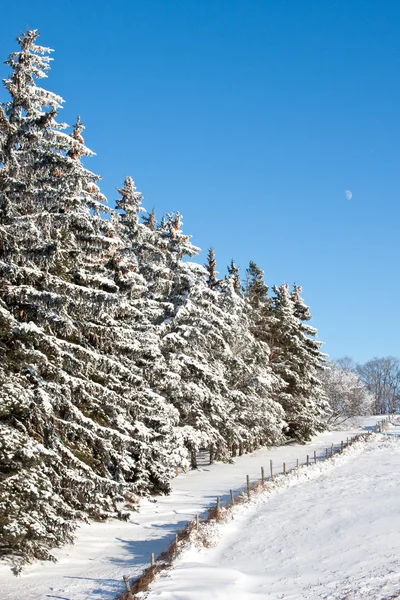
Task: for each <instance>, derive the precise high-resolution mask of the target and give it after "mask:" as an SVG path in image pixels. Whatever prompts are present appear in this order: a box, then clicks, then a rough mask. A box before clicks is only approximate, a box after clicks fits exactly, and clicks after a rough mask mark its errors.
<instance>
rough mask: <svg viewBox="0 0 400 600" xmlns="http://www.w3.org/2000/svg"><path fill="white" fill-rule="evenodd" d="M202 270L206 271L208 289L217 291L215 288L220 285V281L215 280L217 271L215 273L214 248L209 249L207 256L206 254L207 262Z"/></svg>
mask: <svg viewBox="0 0 400 600" xmlns="http://www.w3.org/2000/svg"><path fill="white" fill-rule="evenodd" d="M204 268H205V269H206V271H207V273H208V277H207V284H208V287H209V288H211V289H212V290H215V289H217V287H218V286H219V284H220V281H219V280H218V278H217V275H218V271H217V261H216V258H215V252H214V248H210V249H209V251H208V254H207V262H206V264H205V265H204Z"/></svg>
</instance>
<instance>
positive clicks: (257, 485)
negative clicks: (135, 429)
mask: <svg viewBox="0 0 400 600" xmlns="http://www.w3.org/2000/svg"><path fill="white" fill-rule="evenodd" d="M388 424H389V419H387V418H384V419H382V420H381V421H380V422H378V423H377V424H376V425H375V426H374V427H372V428H371V429H370V430H369V431H368V432H366V433H362V434H359V435H356V436H353V437H350V438H349V437H348V438H346V439H345V440H342V441H341V442H340V443H337V444H331V445H330V446H328V447H326V448H323V449H321V450H319V451H317V450H314V451H313V453H312V454H307V455H306V457H305V460H302V461H300V459H296V460H295V461H290V462H283V463H282V464H277V463H274V462H273V461H272V460H270V461H269V464H268V465H264V466H261V467H260V477H258V478H256V479H253V480H251V479H250V477H249V475H247V476H246V480H245V481H244V482H243V485H241V486H240V487H238V488H235V489H231V490H229V495H227V496H226V497H227V498H228V500H227V502H222V501H221V498H220V497H217V498H216V502H215V505H213V506H211V507H210V508H209V509H208V510H207V511H206V512H205V513H202V514H200V515H199V514H196V515H194V518H193V520H192V521H188V523H187V525H186V526H185V527H184V528H183V529H181V530H180V531H178V532H177V533H176V534H175V537H174V539H173V540H172V542H171V544H170V545H169V547H168V548H167V549H166V550H165V551H164V552H162V553H161V554H160V555H159V556H158V557H157V558H155V556H154V553H152V554H151V555H150V566H149V567H147V568H146V569H145V570H144V571H143V573H142V574H141V575H139V576H138V577H137V578H135V579H134V580H133V581H132V583H130V582H129V578H128V577H127V576H124V584H125V587H126V591H125V592H123V593H122V594H121V595H120V596H119V597H118V598H119V600H135V599H136V594H138V593H139V592H144V591H146V590H148V588H149V586H150V584H151V582H152V581H153V580H154V578H155V576H156V575H157V573H159V572H160V571H163V570H164V569H167V568H168V567H170V566H171V563H172V561H173V560H174V558H175V557H176V556H177V555H178V553H179V550H180V545H181V542H183V541H185V540H187V539H188V538H189V537H190V535H191V534H192V532H193V531H196V532H197V533H198V534H200V535H199V538H200V541H203V543H205V545H207V542H206V539H205V537H204V535H203V536H202V535H201V527H202V525H203V524H205V523H209V522H210V521H219V520H220V519H221V514H222V509H224V510H225V511H226V510H227V509H230V508H232V507H233V506H234V505H235V504H239V503H243V502H247V501H248V500H250V498H251V495H252V493H254V492H255V491H260V490H263V489H264V488H265V485H266V484H267V483H268V482H273V481H274V479H275V477H278V476H279V475H283V476H285V475H288V474H289V473H291V472H293V471H296V470H297V469H299V468H300V467H304V466H310V465H312V464H316V463H318V462H321V461H325V460H329V459H331V458H333V457H334V456H335V455H337V454H341V453H342V452H343V450H344V449H345V448H347V447H349V446H351V445H352V444H353V443H354V442H356V441H358V440H360V439H366V438H367V437H368V436H369V435H370V434H372V433H373V432H375V433H384V434H385V435H391V433H389V432H387V427H388ZM396 437H400V433H397V432H396ZM203 460H205V457H204V459H203Z"/></svg>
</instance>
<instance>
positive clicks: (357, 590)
mask: <svg viewBox="0 0 400 600" xmlns="http://www.w3.org/2000/svg"><path fill="white" fill-rule="evenodd" d="M348 452H349V454H347V452H346V454H345V455H343V456H337V457H336V458H335V459H334V461H329V462H327V463H325V464H324V463H321V464H320V465H317V466H316V467H311V468H310V469H304V470H302V471H305V472H304V473H301V474H300V475H299V476H298V477H296V476H295V475H294V476H290V478H291V481H290V487H288V488H284V489H281V490H279V491H276V492H272V493H264V494H262V495H260V496H259V497H258V498H257V500H256V501H255V502H254V503H252V505H247V506H239V507H236V508H235V511H236V515H235V519H234V520H233V521H231V522H229V523H228V524H225V525H218V526H217V529H218V530H219V533H220V535H222V539H221V540H220V541H219V543H218V545H217V546H216V548H214V549H211V550H210V549H209V550H205V549H201V550H197V549H196V548H191V549H189V550H187V551H186V552H184V553H183V555H182V556H181V557H180V558H179V559H178V561H177V563H176V567H175V568H174V569H172V570H171V571H169V572H168V573H167V574H165V575H163V576H161V577H160V578H159V579H158V580H157V581H156V582H155V584H154V585H153V588H152V591H151V593H150V595H149V596H148V600H161V599H162V600H202V599H204V600H205V599H207V600H227V599H229V600H317V599H324V600H356V599H357V600H358V599H359V600H361V599H362V600H367V599H368V600H383V599H385V600H388V599H389V598H400V531H399V529H400V499H399V498H400V496H399V480H398V479H399V471H400V440H399V439H398V438H397V439H393V438H389V437H385V438H383V437H382V436H375V438H374V440H373V441H372V442H370V443H368V444H366V445H364V444H361V443H358V444H356V445H355V446H354V447H352V448H350V449H349V451H348Z"/></svg>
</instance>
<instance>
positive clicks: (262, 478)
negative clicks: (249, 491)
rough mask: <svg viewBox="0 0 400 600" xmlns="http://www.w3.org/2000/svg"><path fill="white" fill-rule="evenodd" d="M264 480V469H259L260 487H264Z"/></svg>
mask: <svg viewBox="0 0 400 600" xmlns="http://www.w3.org/2000/svg"><path fill="white" fill-rule="evenodd" d="M264 479H265V477H264V467H261V483H262V485H264Z"/></svg>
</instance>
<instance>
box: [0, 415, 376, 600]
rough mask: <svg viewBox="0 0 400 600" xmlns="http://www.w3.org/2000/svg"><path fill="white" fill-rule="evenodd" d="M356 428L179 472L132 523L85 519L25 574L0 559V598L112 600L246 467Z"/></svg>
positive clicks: (290, 460) (293, 454) (302, 454)
mask: <svg viewBox="0 0 400 600" xmlns="http://www.w3.org/2000/svg"><path fill="white" fill-rule="evenodd" d="M376 421H377V418H376V417H371V418H369V419H368V418H366V419H363V424H364V425H365V426H372V425H375V423H376ZM359 431H360V429H359V428H358V429H357V428H356V429H354V430H352V431H348V432H345V433H344V432H327V433H324V434H321V435H319V436H316V438H314V440H313V441H312V442H311V443H309V444H307V445H305V446H303V445H290V446H284V447H280V448H274V449H269V450H267V449H261V450H258V451H256V452H254V453H253V454H248V455H245V456H242V457H240V458H237V459H236V463H235V464H233V465H224V464H218V463H217V464H214V465H211V466H208V467H204V468H203V470H201V471H191V472H189V473H187V474H185V475H179V477H177V478H176V479H175V480H174V481H173V483H172V488H173V490H172V493H171V495H170V496H167V497H158V498H157V501H154V502H150V501H144V502H143V503H142V505H141V509H140V512H138V513H133V514H132V517H131V520H130V521H129V522H128V523H125V522H120V521H110V522H108V523H92V524H84V525H82V526H81V527H80V529H79V530H78V533H77V540H76V543H75V544H74V545H73V546H66V547H64V548H61V549H59V550H56V551H55V552H54V554H55V555H56V557H57V559H58V562H57V563H55V564H52V563H42V564H40V563H36V564H34V565H31V566H29V567H27V569H26V572H25V573H24V574H23V575H22V577H20V578H16V577H14V575H12V573H11V571H10V569H9V567H7V566H4V565H1V564H0V590H1V592H0V597H1V600H17V599H19V598H21V597H24V595H25V594H26V592H27V590H29V597H30V598H32V599H33V600H45V599H46V600H47V599H49V598H50V599H55V600H87V599H89V598H90V599H93V598H98V599H99V600H100V599H101V600H114V598H115V595H116V594H117V593H118V592H120V591H121V590H122V587H123V584H122V576H123V575H124V574H126V575H129V576H130V577H132V576H134V575H136V574H138V573H140V572H141V571H142V570H143V568H144V567H146V566H147V565H148V562H149V557H150V553H151V552H154V553H155V554H156V555H158V554H159V553H160V552H161V551H162V550H164V549H165V548H166V547H167V546H168V545H169V543H170V542H171V540H172V539H173V537H174V534H175V531H176V530H177V529H179V528H181V527H182V526H184V525H185V523H186V522H187V521H188V520H189V519H192V518H193V516H194V514H195V513H197V512H201V511H204V510H205V509H206V507H207V506H209V505H210V504H211V503H213V502H214V501H215V498H216V496H221V497H222V500H224V499H226V500H227V499H228V498H227V496H226V494H227V493H229V489H230V488H234V489H235V488H238V487H240V486H242V485H243V484H244V482H245V477H246V474H248V475H250V477H251V479H255V478H256V477H259V474H260V467H261V466H265V468H266V472H267V469H268V467H269V460H270V459H272V460H273V461H274V465H275V467H276V470H277V471H280V470H282V463H283V461H285V462H286V463H287V465H288V468H289V467H290V466H291V465H292V466H293V465H294V464H295V461H296V459H297V458H299V459H300V461H305V459H306V455H307V454H310V456H312V455H313V452H314V450H316V451H317V453H322V449H323V448H325V447H326V446H327V445H330V444H331V443H338V442H340V441H341V440H342V439H345V438H346V436H350V435H354V434H355V433H358V432H359ZM178 597H179V596H177V598H178ZM222 597H224V596H222ZM179 598H180V597H179ZM182 598H186V596H183V597H182ZM197 598H198V599H200V598H205V597H204V596H197V597H196V600H197ZM232 600H233V599H232ZM238 600H239V597H238ZM240 600H241V599H240Z"/></svg>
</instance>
